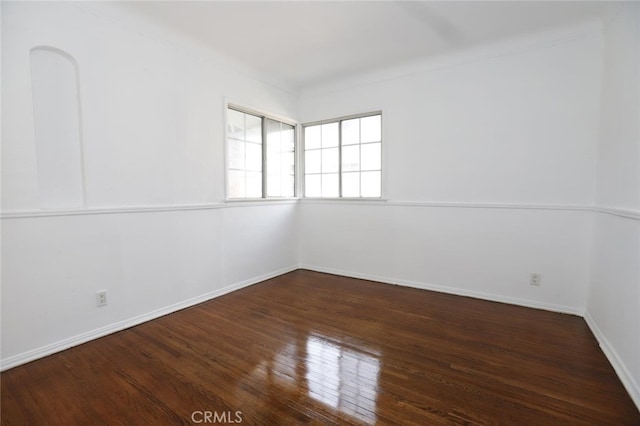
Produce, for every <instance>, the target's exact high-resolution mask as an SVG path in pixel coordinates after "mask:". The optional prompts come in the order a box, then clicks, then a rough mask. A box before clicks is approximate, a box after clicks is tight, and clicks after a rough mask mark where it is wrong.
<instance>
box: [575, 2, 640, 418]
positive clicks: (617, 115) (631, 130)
mask: <svg viewBox="0 0 640 426" xmlns="http://www.w3.org/2000/svg"><path fill="white" fill-rule="evenodd" d="M604 34H605V45H604V48H605V50H604V58H605V61H604V73H603V82H602V114H601V119H600V140H599V144H598V168H597V170H598V174H597V176H598V182H597V184H598V185H597V188H598V191H597V201H596V203H597V205H598V207H599V208H600V209H602V210H603V211H602V212H600V213H598V214H597V215H596V218H595V227H594V239H593V259H592V274H591V282H590V287H589V299H588V305H587V313H586V318H587V321H588V322H589V324H590V325H591V328H592V329H593V330H594V332H595V334H596V337H598V340H599V341H600V344H601V346H602V348H603V349H604V351H605V353H606V354H607V355H608V357H609V359H610V360H611V362H612V364H613V366H614V367H615V368H616V370H617V372H618V375H619V376H620V378H621V379H622V381H623V383H624V384H625V386H626V388H627V390H628V391H629V393H630V394H631V396H632V397H633V398H634V400H635V402H636V404H637V405H638V406H640V5H639V4H638V3H630V4H628V5H626V7H625V9H623V10H622V11H621V12H620V13H619V14H618V16H616V17H615V18H614V19H613V20H611V21H610V22H607V25H606V27H605V33H604Z"/></svg>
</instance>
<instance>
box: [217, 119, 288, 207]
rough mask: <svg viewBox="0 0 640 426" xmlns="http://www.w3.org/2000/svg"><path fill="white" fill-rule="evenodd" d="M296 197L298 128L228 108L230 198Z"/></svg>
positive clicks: (228, 186) (228, 182) (228, 188)
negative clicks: (296, 129) (296, 136)
mask: <svg viewBox="0 0 640 426" xmlns="http://www.w3.org/2000/svg"><path fill="white" fill-rule="evenodd" d="M294 196H295V126H294V125H293V124H290V123H285V122H282V121H279V120H277V119H274V118H271V117H267V116H265V115H260V114H257V113H254V112H249V111H245V110H242V109H240V108H237V107H228V108H227V197H228V198H230V199H242V198H276V197H294Z"/></svg>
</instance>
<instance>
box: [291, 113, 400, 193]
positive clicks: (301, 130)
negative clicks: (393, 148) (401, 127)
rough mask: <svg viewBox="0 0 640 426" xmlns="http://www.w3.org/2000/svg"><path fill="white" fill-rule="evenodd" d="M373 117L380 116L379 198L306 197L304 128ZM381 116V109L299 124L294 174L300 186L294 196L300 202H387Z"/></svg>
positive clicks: (383, 128) (384, 144) (384, 143)
mask: <svg viewBox="0 0 640 426" xmlns="http://www.w3.org/2000/svg"><path fill="white" fill-rule="evenodd" d="M374 115H380V126H381V128H380V138H381V141H380V142H381V153H380V174H381V176H380V196H379V197H340V196H338V197H308V196H307V195H306V188H305V184H306V177H305V176H306V174H305V170H304V153H305V140H304V128H305V127H308V126H318V125H322V124H328V123H336V122H337V123H339V122H341V121H344V120H351V119H354V118H363V117H371V116H374ZM383 116H384V113H383V111H382V109H379V110H373V111H369V112H364V113H360V114H349V115H344V116H341V117H335V118H330V119H325V120H317V121H309V122H306V123H300V125H299V137H300V139H299V141H300V142H299V146H300V149H299V151H300V153H299V155H300V156H299V162H298V164H299V165H300V167H299V168H298V169H297V170H296V173H299V175H298V176H300V178H299V179H298V181H299V184H300V190H299V192H296V194H298V198H299V199H300V200H309V201H322V200H324V201H345V202H347V201H348V202H354V201H367V202H369V201H373V202H376V201H382V202H386V201H388V198H386V194H387V174H386V172H385V170H386V163H387V161H386V152H387V149H386V147H387V144H386V142H385V141H386V132H385V129H386V126H385V125H384V120H383ZM339 146H340V149H342V141H340V145H339Z"/></svg>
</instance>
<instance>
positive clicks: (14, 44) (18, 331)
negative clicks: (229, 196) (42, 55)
mask: <svg viewBox="0 0 640 426" xmlns="http://www.w3.org/2000/svg"><path fill="white" fill-rule="evenodd" d="M41 45H45V46H52V47H55V48H57V49H62V50H63V51H65V52H67V53H68V54H69V55H71V56H72V57H73V58H74V59H75V61H76V62H77V65H78V79H79V87H78V91H79V94H80V105H81V132H82V143H83V154H84V172H85V175H84V182H83V183H84V187H85V191H86V199H85V203H86V209H80V210H78V211H75V212H71V213H67V214H65V215H60V216H52V215H51V213H52V211H51V210H49V211H47V210H41V191H43V190H46V189H43V188H41V187H40V186H39V183H38V172H39V165H38V162H37V151H36V148H37V146H36V142H35V136H34V117H33V105H32V103H33V100H32V91H31V72H30V71H31V70H30V62H29V59H30V55H29V52H30V50H31V49H32V48H33V47H35V46H41ZM2 86H3V87H2V106H3V108H2V122H3V127H2V209H3V220H2V352H1V358H2V367H3V368H7V367H9V366H11V365H16V364H18V363H21V362H25V361H27V360H29V359H32V358H35V357H38V356H42V355H43V354H46V353H49V352H51V351H56V350H60V349H63V348H64V347H66V346H69V345H73V344H77V343H79V342H81V341H83V340H86V339H90V338H93V337H96V336H99V335H101V334H104V333H108V332H112V331H114V330H117V329H119V328H121V327H125V326H129V325H132V324H134V323H136V322H140V321H143V320H145V319H149V318H152V317H154V316H157V315H160V314H163V313H167V312H170V311H172V310H175V309H177V308H179V307H182V306H186V305H189V304H191V303H195V302H197V301H201V300H205V299H207V298H209V297H212V296H214V295H216V294H220V293H221V292H225V291H229V290H230V289H233V288H237V287H238V286H242V285H246V284H248V283H251V282H256V281H258V280H261V279H264V278H265V277H269V276H271V275H274V274H278V273H281V272H283V271H287V270H289V269H291V268H295V266H296V265H297V238H296V236H297V211H296V206H295V204H293V203H284V204H283V203H280V204H278V203H270V204H261V205H255V204H254V205H252V204H238V203H236V204H222V203H221V201H222V200H223V199H224V141H223V139H224V132H223V125H224V124H223V116H224V108H223V105H224V98H225V97H228V98H229V99H231V100H233V101H234V102H236V103H239V104H241V105H243V104H244V105H247V106H252V107H259V108H262V109H264V110H267V111H269V112H272V113H274V114H279V115H282V116H289V117H294V118H295V105H296V99H295V97H294V95H292V94H291V92H290V91H288V90H287V89H286V88H284V89H283V88H280V87H279V86H277V85H274V84H271V83H269V82H266V81H264V79H262V78H261V77H260V76H254V75H251V74H250V73H248V72H246V71H245V70H243V69H242V68H240V67H238V66H237V65H234V64H232V63H229V62H227V61H225V60H223V59H221V58H220V57H217V56H216V55H215V54H214V53H212V52H210V51H208V50H207V49H205V48H203V47H202V46H200V45H198V44H196V43H195V42H194V41H191V40H188V39H185V38H182V37H181V36H180V35H178V34H176V33H173V32H171V31H169V30H168V29H165V28H163V27H162V26H160V25H157V24H154V23H152V22H150V21H146V20H144V19H143V18H142V17H137V16H134V15H132V14H130V13H129V12H127V11H126V9H123V8H119V7H117V6H109V5H98V4H92V3H46V2H44V3H29V2H21V3H18V2H9V3H7V2H3V3H2ZM54 204H55V203H54ZM194 205H196V206H200V207H193V206H194ZM131 206H134V207H133V208H129V207H131ZM86 213H92V214H86ZM102 289H106V290H108V292H109V293H108V298H109V304H108V306H107V307H104V308H96V303H95V293H96V291H98V290H102Z"/></svg>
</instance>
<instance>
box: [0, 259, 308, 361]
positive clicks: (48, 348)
mask: <svg viewBox="0 0 640 426" xmlns="http://www.w3.org/2000/svg"><path fill="white" fill-rule="evenodd" d="M296 269H298V265H293V266H289V267H287V268H282V269H279V270H277V271H273V272H270V273H267V274H263V275H260V276H257V277H253V278H250V279H248V280H244V281H241V282H238V283H235V284H231V285H228V286H226V287H223V288H220V289H217V290H213V291H210V292H208V293H205V294H202V295H200V296H196V297H192V298H191V299H187V300H184V301H182V302H178V303H174V304H172V305H169V306H165V307H163V308H160V309H156V310H154V311H151V312H147V313H145V314H142V315H137V316H135V317H132V318H128V319H125V320H122V321H118V322H115V323H113V324H109V325H107V326H104V327H100V328H97V329H95V330H91V331H88V332H86V333H82V334H78V335H76V336H73V337H69V338H67V339H63V340H60V341H58V342H55V343H51V344H48V345H45V346H41V347H39V348H36V349H32V350H30V351H27V352H23V353H21V354H18V355H13V356H10V357H8V358H5V359H2V360H0V371H5V370H8V369H10V368H13V367H17V366H18V365H21V364H25V363H27V362H30V361H35V360H36V359H39V358H44V357H46V356H48V355H51V354H54V353H56V352H60V351H63V350H65V349H69V348H71V347H74V346H78V345H81V344H83V343H86V342H89V341H91V340H95V339H98V338H100V337H104V336H106V335H108V334H112V333H116V332H118V331H121V330H124V329H127V328H130V327H133V326H136V325H138V324H142V323H144V322H147V321H150V320H153V319H156V318H160V317H162V316H165V315H168V314H171V313H173V312H176V311H179V310H182V309H185V308H188V307H190V306H193V305H197V304H199V303H202V302H206V301H208V300H211V299H215V298H216V297H220V296H222V295H225V294H227V293H231V292H232V291H236V290H240V289H241V288H244V287H248V286H250V285H253V284H257V283H259V282H261V281H265V280H268V279H270V278H274V277H277V276H279V275H282V274H286V273H287V272H291V271H295V270H296Z"/></svg>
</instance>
